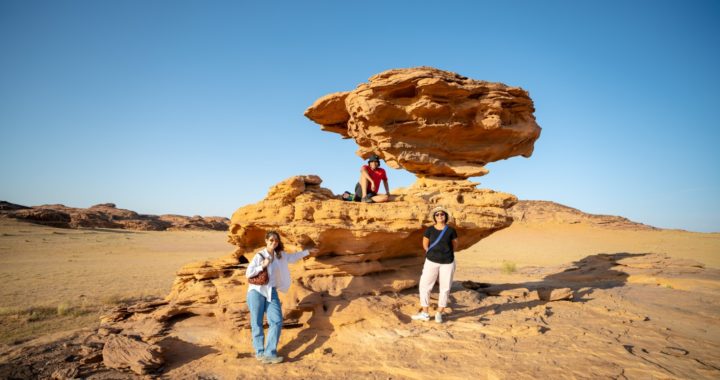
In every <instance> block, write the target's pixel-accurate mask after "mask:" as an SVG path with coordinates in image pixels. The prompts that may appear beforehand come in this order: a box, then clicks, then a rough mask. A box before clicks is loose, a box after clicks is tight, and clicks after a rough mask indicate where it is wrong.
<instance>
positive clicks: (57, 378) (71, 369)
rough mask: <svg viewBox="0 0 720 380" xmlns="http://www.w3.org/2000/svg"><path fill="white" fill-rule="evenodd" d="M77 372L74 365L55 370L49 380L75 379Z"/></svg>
mask: <svg viewBox="0 0 720 380" xmlns="http://www.w3.org/2000/svg"><path fill="white" fill-rule="evenodd" d="M79 372H80V371H79V370H78V367H77V366H76V365H73V366H68V367H64V368H59V369H57V370H55V371H54V372H53V373H52V375H51V376H50V378H51V379H53V380H68V379H75V378H77V376H78V373H79Z"/></svg>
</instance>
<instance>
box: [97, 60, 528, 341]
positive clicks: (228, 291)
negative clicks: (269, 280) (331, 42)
mask: <svg viewBox="0 0 720 380" xmlns="http://www.w3.org/2000/svg"><path fill="white" fill-rule="evenodd" d="M532 112H533V106H532V101H531V100H530V98H529V97H528V95H527V93H526V92H525V91H524V90H522V89H519V88H513V87H508V86H505V85H502V84H497V83H488V82H482V81H474V80H469V79H467V78H464V77H461V76H459V75H457V74H453V73H448V72H445V71H441V70H437V69H432V68H418V69H403V70H390V71H387V72H385V73H381V74H378V75H376V76H374V77H373V78H371V80H370V83H369V84H363V85H360V86H359V87H358V88H357V89H356V90H355V91H352V92H350V93H345V94H335V95H330V96H328V97H325V98H323V99H320V100H318V102H316V103H315V105H313V106H312V107H311V108H310V109H308V111H307V112H306V115H308V117H310V118H311V119H313V120H316V121H318V122H320V123H321V124H322V125H323V129H325V130H329V131H333V132H338V133H340V134H342V135H343V136H344V137H352V138H354V139H355V141H356V142H358V145H360V151H359V154H360V155H361V156H365V155H368V154H370V153H377V154H379V155H380V156H382V157H383V158H384V159H385V160H386V161H387V162H388V164H389V165H390V166H393V167H397V168H400V167H402V168H405V169H407V170H409V171H411V172H413V173H415V174H416V175H417V176H418V177H419V178H418V180H417V181H416V182H415V184H413V185H412V186H410V187H408V188H406V189H399V190H395V191H393V197H394V199H393V200H392V201H391V202H388V203H380V204H368V203H360V202H346V201H343V200H342V199H341V198H340V197H339V196H336V195H335V194H333V193H332V191H330V190H329V189H326V188H323V187H321V184H322V180H321V179H320V177H318V176H316V175H299V176H293V177H290V178H288V179H286V180H284V181H282V182H279V183H278V184H276V185H275V186H273V187H271V188H270V190H269V191H268V194H267V196H266V197H265V199H263V200H262V201H260V202H258V203H256V204H252V205H247V206H244V207H241V208H239V209H238V210H237V211H235V213H234V214H233V216H232V218H231V220H230V226H229V229H228V231H229V234H228V240H229V242H230V243H232V244H233V245H234V246H235V247H236V250H235V252H234V253H233V254H231V255H229V256H227V257H224V258H220V259H217V260H213V261H203V262H198V263H193V264H189V265H186V266H184V267H183V268H181V269H180V270H179V271H178V273H177V277H176V279H175V282H174V284H173V287H172V290H171V291H170V294H169V295H168V296H167V297H166V298H165V300H164V301H163V302H160V303H156V304H153V305H150V306H148V305H140V306H137V305H136V306H135V307H133V308H117V309H115V310H113V311H112V312H111V313H109V314H108V315H106V316H104V317H103V319H102V321H103V324H104V326H106V328H108V329H111V330H113V331H117V333H116V334H121V335H125V336H139V337H140V338H141V339H142V340H143V341H145V342H148V343H151V342H153V341H156V340H157V339H160V338H161V337H162V336H163V334H164V333H163V331H165V330H166V328H167V327H169V326H170V325H171V324H172V321H173V320H175V317H178V316H187V315H199V316H205V317H212V318H214V319H215V320H217V321H218V326H224V327H225V328H227V329H228V331H237V330H238V328H241V327H247V325H248V309H247V305H246V302H245V293H246V292H245V289H246V284H247V279H246V278H245V269H246V265H247V263H248V261H249V260H250V259H252V256H253V255H254V254H255V253H256V252H257V251H258V250H260V249H261V248H262V247H263V246H264V237H265V234H266V233H267V232H268V231H270V230H274V231H277V232H278V233H279V234H280V236H281V238H282V239H283V242H284V244H285V249H286V251H288V252H293V251H299V250H301V249H304V248H309V247H314V248H316V249H317V253H316V254H314V255H313V257H308V258H305V259H304V260H302V261H300V262H299V263H297V264H295V265H293V266H291V277H292V281H293V284H292V285H291V287H290V291H289V292H288V293H286V294H281V299H282V304H283V312H284V314H285V317H284V321H283V322H284V323H285V324H297V323H303V322H305V321H307V320H308V318H310V316H311V315H319V314H322V313H324V310H325V308H326V307H327V305H328V304H333V303H336V302H337V300H340V299H342V300H345V301H347V302H351V301H352V300H360V301H359V302H357V303H356V304H362V301H361V300H362V297H363V296H366V295H379V294H381V293H386V292H399V291H401V290H404V289H408V288H411V287H413V286H416V285H417V282H418V279H419V276H420V272H421V269H422V264H423V261H424V250H423V248H422V243H421V242H422V235H423V232H424V229H425V228H427V227H428V226H429V225H431V224H432V220H431V216H430V215H429V213H430V210H432V209H433V208H434V207H436V206H443V207H444V208H446V209H447V210H448V211H449V212H450V213H451V216H452V217H451V220H450V223H451V225H453V227H454V228H455V229H456V230H457V232H458V236H459V238H458V243H459V244H458V249H459V250H462V249H465V248H468V247H470V246H471V245H473V244H475V243H477V242H478V241H480V240H481V239H483V238H484V237H486V236H488V235H490V234H492V233H493V232H495V231H498V230H500V229H503V228H506V227H508V226H510V224H511V223H512V217H511V216H510V215H509V214H508V212H507V210H508V209H509V208H510V207H512V206H513V205H514V204H515V203H516V202H517V198H515V196H513V195H511V194H506V193H500V192H495V191H492V190H485V189H478V188H477V187H476V186H477V184H476V183H473V182H470V181H468V180H467V177H470V176H477V175H482V174H484V173H485V172H486V170H485V169H484V165H485V164H486V163H488V162H491V161H495V160H499V159H504V158H508V157H512V156H516V155H524V156H529V155H530V154H531V153H532V147H533V143H534V141H535V140H536V139H537V138H538V136H539V133H540V128H539V127H538V126H537V124H536V123H535V119H534V117H533V116H532ZM439 137H442V138H439ZM165 220H168V219H167V218H166V219H165ZM309 311H311V312H312V313H307V312H309Z"/></svg>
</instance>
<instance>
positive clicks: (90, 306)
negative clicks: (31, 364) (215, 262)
mask: <svg viewBox="0 0 720 380" xmlns="http://www.w3.org/2000/svg"><path fill="white" fill-rule="evenodd" d="M226 236H227V234H226V233H225V232H218V231H167V232H154V231H127V230H114V229H104V230H103V229H97V230H73V229H60V228H51V227H44V226H38V225H33V224H28V223H23V222H18V221H15V220H13V219H5V218H0V321H1V322H2V323H1V324H0V344H2V343H11V342H13V341H16V340H25V339H28V338H31V337H35V336H38V335H42V334H44V333H48V332H56V331H61V330H63V329H67V328H68V327H73V328H76V327H82V326H91V325H94V324H97V317H98V314H99V313H100V312H101V310H102V309H103V308H108V307H112V306H115V305H116V304H117V303H119V302H123V301H128V300H132V299H139V298H146V297H153V296H154V297H164V296H165V295H166V294H167V293H168V290H169V289H170V286H171V285H172V282H173V279H174V276H175V271H177V270H178V269H179V268H180V267H181V266H182V265H183V264H186V263H188V262H192V261H198V260H202V259H206V258H213V257H218V256H223V255H227V254H228V253H229V252H232V251H233V247H232V246H231V245H229V244H228V243H227V242H226V241H225V240H226ZM28 320H30V321H28ZM27 322H31V323H27Z"/></svg>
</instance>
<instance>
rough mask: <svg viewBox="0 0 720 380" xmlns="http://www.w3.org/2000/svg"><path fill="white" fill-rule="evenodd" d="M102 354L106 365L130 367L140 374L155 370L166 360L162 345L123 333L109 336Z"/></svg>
mask: <svg viewBox="0 0 720 380" xmlns="http://www.w3.org/2000/svg"><path fill="white" fill-rule="evenodd" d="M102 355H103V363H104V364H105V366H106V367H108V368H116V369H130V370H132V371H133V372H135V373H137V374H139V375H143V374H146V373H150V372H153V371H155V370H156V369H157V368H159V367H160V366H161V365H162V364H163V362H164V360H163V358H162V352H161V349H160V346H157V345H152V344H148V343H145V342H141V341H137V340H134V339H131V338H128V337H126V336H123V335H111V336H109V337H108V339H107V342H105V347H103V353H102Z"/></svg>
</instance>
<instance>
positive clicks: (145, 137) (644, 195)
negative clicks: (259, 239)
mask: <svg viewBox="0 0 720 380" xmlns="http://www.w3.org/2000/svg"><path fill="white" fill-rule="evenodd" d="M719 16H720V5H718V3H717V2H714V1H690V2H681V1H602V2H589V1H586V2H582V1H513V2H500V1H467V2H461V1H444V2H422V1H364V2H357V4H346V2H340V1H325V2H318V1H307V2H295V1H287V2H278V1H276V2H248V3H244V2H241V1H230V2H219V1H8V0H1V1H0V133H1V136H2V149H1V150H0V178H1V183H2V184H1V185H0V199H2V200H7V201H10V202H14V203H20V204H25V205H39V204H45V203H63V204H66V205H68V206H75V207H88V206H91V205H93V204H97V203H104V202H114V203H116V204H117V205H118V207H122V208H128V209H132V210H136V211H139V212H143V213H152V214H163V213H178V214H186V215H196V214H199V215H221V216H229V215H230V214H232V212H233V211H234V210H235V209H237V208H238V207H241V206H243V205H246V204H248V203H253V202H256V201H258V200H260V199H262V198H263V197H264V196H265V194H266V192H267V190H268V188H269V187H270V186H272V185H273V184H275V183H277V182H279V181H281V180H283V179H285V178H287V177H289V176H292V175H296V174H311V173H312V174H318V175H320V176H321V177H322V178H323V179H324V183H323V185H324V186H326V187H329V188H330V189H332V190H333V191H335V192H336V193H341V192H342V191H343V190H346V189H351V188H353V186H354V183H355V182H356V179H357V178H356V177H357V173H358V168H359V166H360V165H361V164H362V161H361V160H360V158H358V157H357V156H356V155H355V150H356V145H355V144H354V142H352V141H351V140H341V139H340V138H339V135H336V134H332V133H327V132H322V131H320V129H319V127H318V126H317V125H315V124H314V123H312V122H311V121H309V120H307V119H306V118H305V117H304V116H303V112H304V110H305V109H306V108H307V107H308V106H310V105H311V104H312V103H313V102H314V101H315V100H316V99H317V98H318V97H320V96H323V95H325V94H328V93H331V92H337V91H348V90H351V89H353V88H355V86H357V85H358V84H359V83H362V82H365V81H366V80H367V79H368V78H369V77H370V76H372V75H373V74H376V73H378V72H381V71H384V70H387V69H391V68H399V67H414V66H434V67H437V68H440V69H444V70H449V71H453V72H457V73H459V74H461V75H465V76H468V77H470V78H474V79H482V80H488V81H495V82H502V83H505V84H508V85H512V86H520V87H522V88H524V89H526V90H528V91H529V92H530V96H531V97H532V98H533V100H534V101H535V107H536V112H535V116H536V118H537V121H538V123H539V124H540V126H541V127H542V128H543V132H542V136H541V137H540V139H539V140H538V141H537V143H536V144H535V153H534V155H533V156H532V157H531V158H529V159H525V158H521V157H516V158H511V159H509V160H505V161H501V162H496V163H492V164H490V165H489V166H488V168H489V169H490V174H488V175H486V176H484V177H480V178H474V180H476V181H478V182H481V185H480V187H483V188H492V189H495V190H499V191H505V192H510V193H513V194H515V195H517V196H518V197H519V198H520V199H541V200H552V201H555V202H559V203H562V204H565V205H568V206H572V207H576V208H579V209H581V210H583V211H586V212H592V213H602V214H613V215H622V216H625V217H628V218H630V219H633V220H636V221H639V222H643V223H647V224H652V225H655V226H659V227H665V228H682V229H688V230H693V231H720V197H719V196H718V195H720V170H719V169H718V168H717V166H718V164H720V162H719V161H720V160H719V159H718V148H717V147H716V146H715V145H717V142H718V137H720V128H719V127H720V125H719V121H718V120H720V115H719V113H720V107H719V106H718V104H720V70H718V67H720V51H719V50H720V22H718V21H719V20H720V17H719ZM389 175H390V185H391V188H394V187H400V186H408V185H410V184H411V183H412V182H413V181H414V176H413V175H412V174H410V173H407V172H403V171H395V170H391V171H390V172H389Z"/></svg>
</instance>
